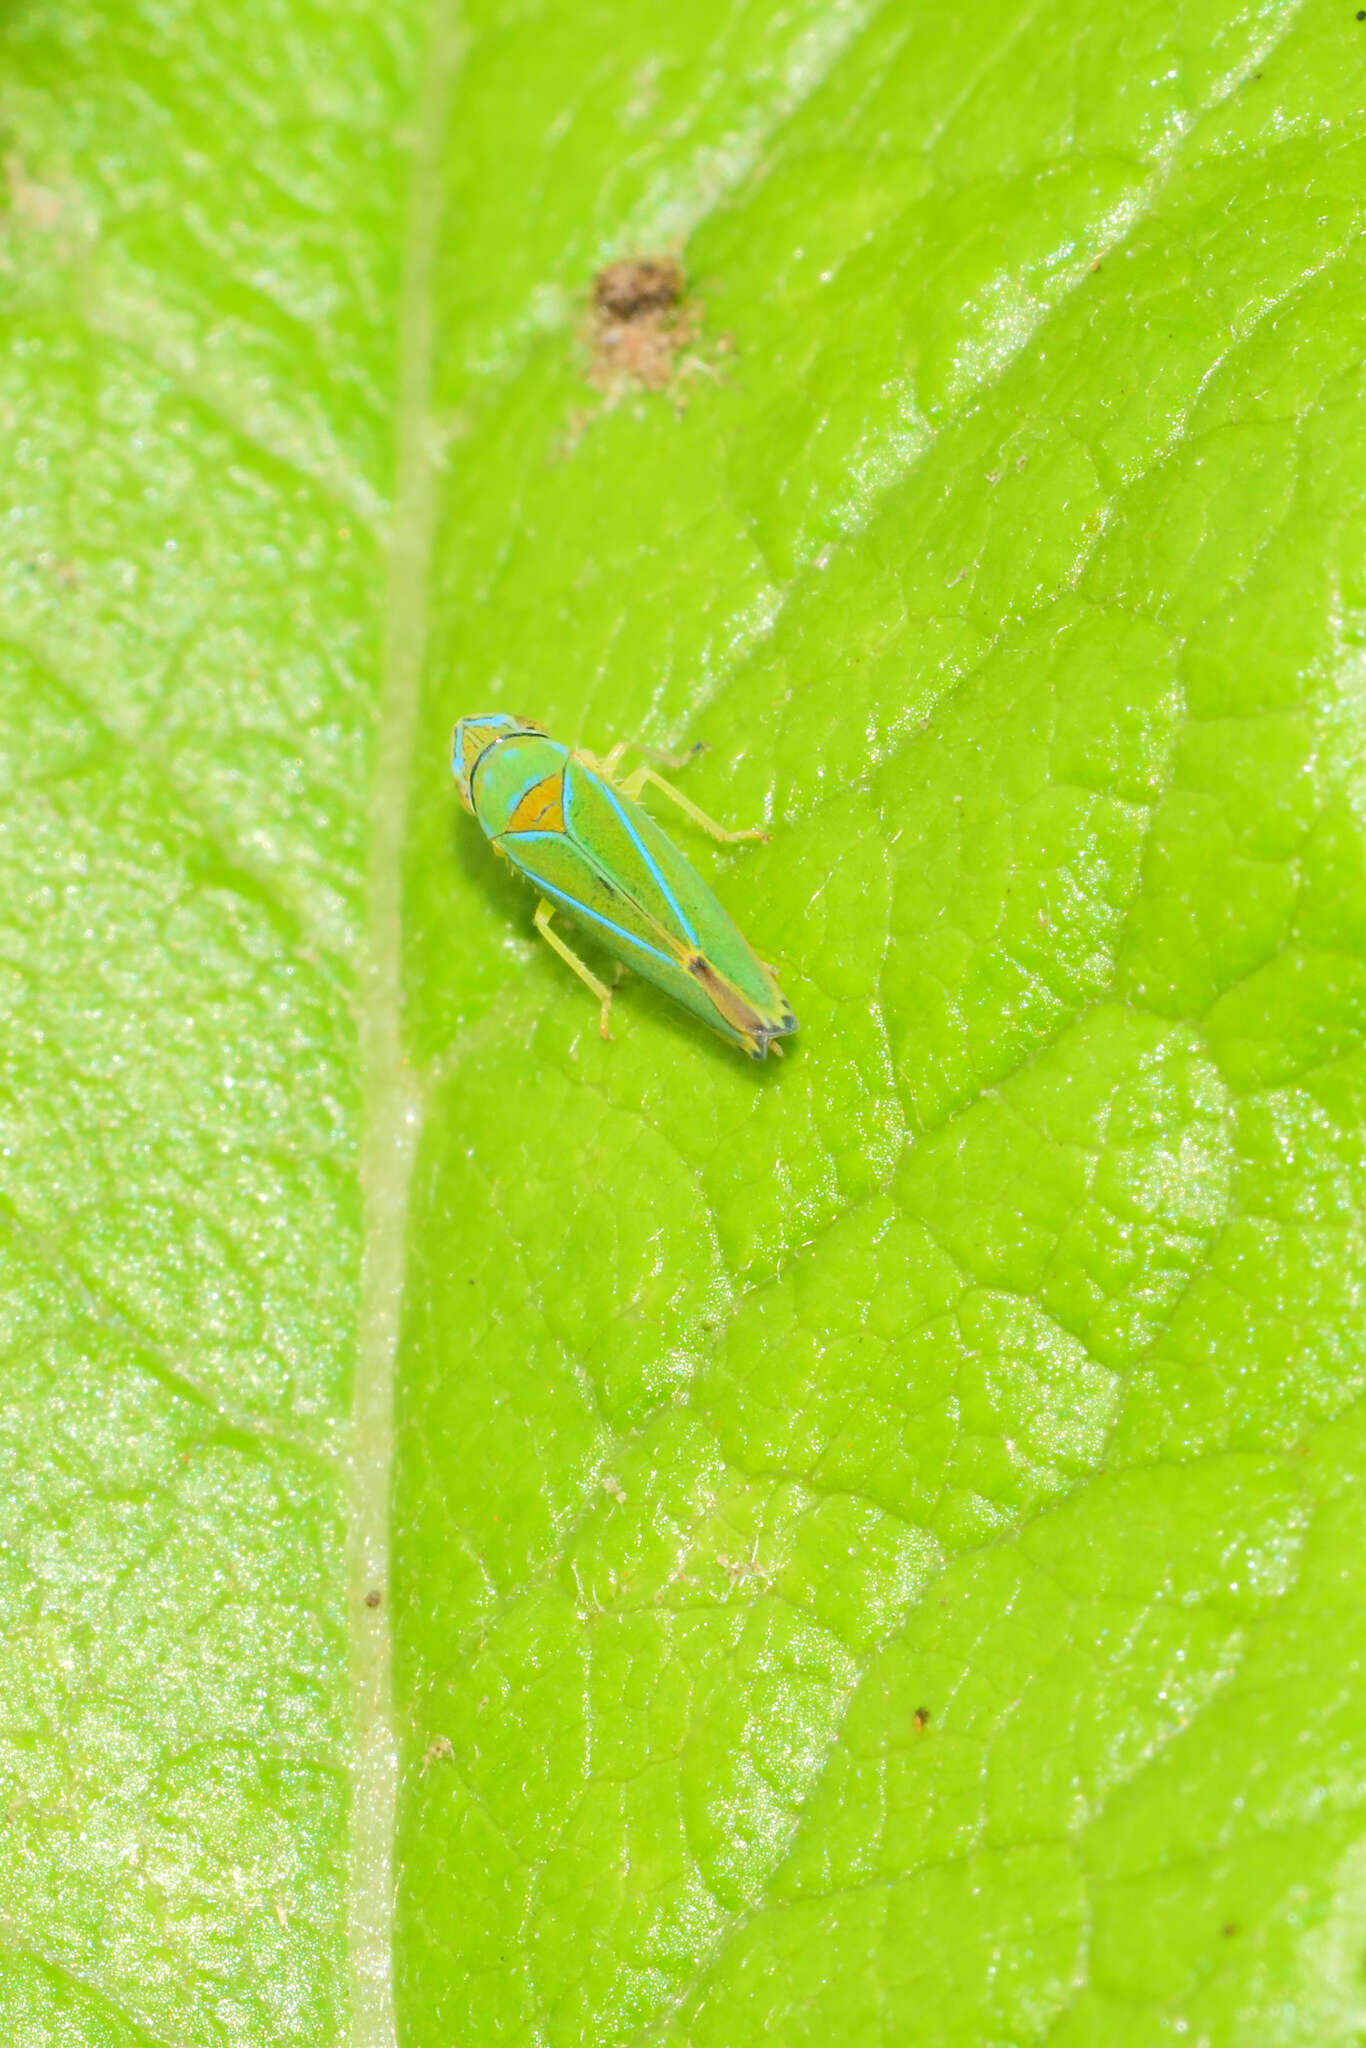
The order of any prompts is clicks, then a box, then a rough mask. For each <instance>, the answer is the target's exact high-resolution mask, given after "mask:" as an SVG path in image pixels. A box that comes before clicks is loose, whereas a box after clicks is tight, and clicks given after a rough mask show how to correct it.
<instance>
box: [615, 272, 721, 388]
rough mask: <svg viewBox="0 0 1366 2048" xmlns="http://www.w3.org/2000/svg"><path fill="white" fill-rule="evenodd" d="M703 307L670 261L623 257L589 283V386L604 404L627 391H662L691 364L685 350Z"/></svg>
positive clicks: (695, 334) (693, 338)
mask: <svg viewBox="0 0 1366 2048" xmlns="http://www.w3.org/2000/svg"><path fill="white" fill-rule="evenodd" d="M701 326H702V307H701V305H700V303H699V302H698V301H697V300H696V299H693V298H689V297H688V295H687V279H686V278H685V276H684V274H683V266H682V264H681V263H679V261H678V259H677V257H675V256H626V257H623V258H622V259H621V260H620V261H619V262H617V263H609V264H607V265H606V266H605V267H604V268H603V269H602V270H600V271H599V272H598V274H597V276H596V277H595V278H594V279H593V292H592V303H591V307H590V312H589V321H588V328H587V334H586V339H587V342H588V350H589V362H588V381H589V383H590V384H592V385H593V386H594V387H595V389H597V390H598V391H601V392H603V393H604V394H605V395H606V396H607V397H608V398H609V399H614V398H619V397H622V396H624V395H625V394H626V393H628V392H631V391H667V390H669V389H670V387H671V386H676V385H677V383H678V381H679V379H680V377H681V375H682V374H683V373H684V371H685V370H687V369H689V368H690V367H694V366H695V367H699V368H700V367H702V366H701V364H700V363H697V364H696V365H694V364H693V362H692V361H691V360H690V359H689V357H688V354H687V352H688V350H689V349H690V348H691V347H692V345H693V343H694V342H695V341H696V340H697V337H698V334H699V332H700V331H701Z"/></svg>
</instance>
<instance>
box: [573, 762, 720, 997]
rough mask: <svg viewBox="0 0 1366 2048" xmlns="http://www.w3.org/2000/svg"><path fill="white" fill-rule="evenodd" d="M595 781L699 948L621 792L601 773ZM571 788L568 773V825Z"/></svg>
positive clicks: (690, 941)
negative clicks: (625, 806) (630, 814)
mask: <svg viewBox="0 0 1366 2048" xmlns="http://www.w3.org/2000/svg"><path fill="white" fill-rule="evenodd" d="M574 766H575V767H576V768H577V769H578V771H579V773H580V774H582V775H589V774H590V771H589V770H588V769H586V768H584V766H583V764H582V762H577V761H576V762H575V763H574ZM591 780H592V782H593V784H594V787H595V788H597V789H600V790H601V791H602V793H603V795H604V796H605V797H606V799H607V801H608V803H609V804H610V805H611V806H612V809H613V810H614V811H615V812H616V814H617V816H618V817H619V818H620V820H621V822H622V824H623V826H624V827H625V828H626V833H627V836H628V838H629V839H630V841H631V844H632V846H634V848H635V850H636V852H637V853H638V854H639V855H640V857H641V859H642V860H643V861H644V863H645V865H646V867H647V868H648V870H649V872H650V874H651V875H652V876H653V878H654V882H655V886H656V887H657V889H658V890H659V893H660V895H661V896H662V897H663V898H664V901H665V902H666V903H667V904H668V906H669V908H670V910H671V911H672V912H673V914H674V916H675V917H676V918H677V919H678V928H679V930H680V931H681V932H682V933H683V935H684V937H685V938H686V939H687V941H688V944H689V945H690V946H693V947H696V945H697V933H696V932H695V931H694V930H693V928H692V926H691V925H690V924H689V923H688V920H687V918H686V917H684V915H683V912H682V910H681V909H680V908H679V903H678V898H677V897H676V896H675V895H674V892H673V890H672V889H671V888H670V887H669V885H668V883H667V882H666V881H665V879H664V877H663V875H662V874H661V873H660V871H659V863H658V862H657V861H656V859H655V857H654V855H653V854H652V853H651V851H650V849H649V847H648V846H647V845H646V844H645V841H644V840H643V839H642V838H641V836H640V834H639V832H637V830H636V828H635V826H634V825H633V824H632V823H631V820H630V818H629V817H628V816H627V814H626V812H625V810H624V809H623V808H622V805H621V801H620V799H619V798H618V796H617V793H616V791H615V790H614V789H613V787H612V785H611V783H610V782H608V781H606V780H605V779H604V778H603V777H602V776H600V775H592V776H591ZM571 790H572V781H571V778H570V777H569V776H568V775H566V776H565V779H564V822H565V826H566V828H568V827H569V811H570V797H571ZM647 950H648V949H647ZM660 957H661V959H662V958H663V957H664V956H663V955H662V954H661V955H660Z"/></svg>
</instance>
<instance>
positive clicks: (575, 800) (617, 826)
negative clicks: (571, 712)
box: [565, 758, 787, 1028]
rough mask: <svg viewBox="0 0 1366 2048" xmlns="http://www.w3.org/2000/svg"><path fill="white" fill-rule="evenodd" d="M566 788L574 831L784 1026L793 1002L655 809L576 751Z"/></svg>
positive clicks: (656, 916)
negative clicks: (627, 792) (648, 808)
mask: <svg viewBox="0 0 1366 2048" xmlns="http://www.w3.org/2000/svg"><path fill="white" fill-rule="evenodd" d="M565 792H566V796H565V825H566V829H567V830H568V831H569V832H570V833H571V834H572V835H573V836H574V838H575V839H576V840H578V842H579V843H580V844H581V845H584V846H585V847H587V848H588V849H589V850H590V851H591V853H592V854H593V856H594V858H595V859H598V860H600V861H601V862H602V864H603V865H604V866H606V868H607V871H608V873H609V874H610V875H611V876H612V877H613V879H614V880H616V881H617V882H618V883H619V884H622V885H623V886H625V887H628V888H629V890H630V893H631V895H632V897H633V898H634V900H635V902H636V903H637V904H638V905H639V907H640V909H641V910H642V912H644V914H645V915H646V916H647V917H648V918H650V919H651V920H652V921H653V922H654V923H655V924H657V925H658V926H659V927H661V929H662V930H664V931H666V932H668V933H669V934H670V935H671V936H672V938H673V939H674V941H675V943H676V944H677V946H678V947H679V948H680V949H681V950H682V951H683V952H684V953H685V955H686V957H689V958H691V959H693V960H699V959H700V960H702V961H705V962H706V964H707V967H708V969H709V970H710V973H711V975H712V977H713V978H715V977H721V978H722V979H724V982H725V983H726V984H727V985H728V986H729V987H730V988H732V989H733V990H734V991H735V993H736V995H737V996H738V997H739V998H740V999H741V1007H742V1008H748V1009H749V1010H751V1011H753V1012H754V1013H755V1014H756V1016H757V1017H758V1018H759V1019H760V1020H763V1021H765V1022H771V1024H772V1025H773V1026H774V1027H775V1028H776V1027H778V1025H779V1023H780V1020H781V1018H782V1017H783V1015H784V1014H785V1012H786V1008H787V1006H786V1004H785V1003H784V1002H783V999H782V996H781V995H780V994H779V991H778V989H777V986H776V984H775V983H774V981H773V978H772V976H771V975H770V974H769V973H768V971H767V969H766V968H764V967H763V966H762V965H761V963H760V962H759V961H758V960H757V959H756V958H755V955H754V953H753V951H752V949H751V948H750V946H749V944H748V942H747V940H746V939H745V938H744V936H743V934H742V933H741V932H740V931H739V930H738V928H737V927H736V925H735V924H734V923H733V922H732V920H731V918H730V917H729V916H728V915H727V914H726V912H725V911H724V910H723V909H722V907H721V905H720V904H719V903H718V902H717V900H716V897H715V896H714V895H713V894H712V892H711V890H710V889H709V888H708V886H707V884H706V883H705V882H704V881H703V879H702V877H701V876H700V875H699V874H698V873H697V870H696V869H695V868H694V867H692V866H691V864H690V863H689V862H688V861H687V860H685V859H684V857H683V855H682V854H681V853H680V852H679V850H678V848H677V847H676V846H675V845H674V843H673V841H672V840H671V839H670V838H669V836H668V834H667V833H666V832H665V831H664V830H663V829H662V828H661V827H660V826H659V825H657V824H656V823H655V821H654V819H653V818H652V817H651V816H650V814H649V812H648V811H645V810H643V809H642V808H641V806H640V805H639V804H637V803H633V802H632V800H631V799H630V797H625V796H623V795H622V794H621V792H620V791H619V790H616V789H613V788H612V787H611V785H610V784H609V783H606V782H604V781H603V779H602V777H601V776H598V775H595V774H593V772H592V770H591V769H588V768H586V767H585V766H584V764H583V763H582V761H579V760H577V759H573V758H571V760H570V763H569V766H568V768H567V769H566V770H565ZM724 1006H725V1005H724V1003H723V1007H724Z"/></svg>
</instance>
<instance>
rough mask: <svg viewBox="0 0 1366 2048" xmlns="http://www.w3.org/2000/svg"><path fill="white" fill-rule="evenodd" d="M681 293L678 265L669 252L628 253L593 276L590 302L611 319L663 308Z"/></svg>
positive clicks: (632, 317)
mask: <svg viewBox="0 0 1366 2048" xmlns="http://www.w3.org/2000/svg"><path fill="white" fill-rule="evenodd" d="M682 296H683V269H682V265H681V264H680V263H679V262H678V261H677V259H676V258H675V257H673V256H663V257H656V256H641V257H636V256H628V257H626V258H625V260H624V261H623V262H621V263H609V264H608V265H607V267H606V269H605V270H600V271H599V272H598V274H597V276H596V277H595V278H594V279H593V304H594V306H595V307H596V309H597V310H598V312H599V313H605V314H606V315H607V316H608V318H609V319H612V320H639V319H642V318H643V317H644V315H645V314H647V313H660V312H664V311H665V310H666V309H667V308H668V307H670V306H676V305H677V304H678V302H679V300H680V299H681V298H682Z"/></svg>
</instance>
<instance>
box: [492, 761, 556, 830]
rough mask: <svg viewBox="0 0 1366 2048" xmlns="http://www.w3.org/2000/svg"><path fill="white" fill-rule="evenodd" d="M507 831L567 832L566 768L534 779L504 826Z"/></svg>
mask: <svg viewBox="0 0 1366 2048" xmlns="http://www.w3.org/2000/svg"><path fill="white" fill-rule="evenodd" d="M503 830H504V831H505V832H563V830H564V770H563V769H562V768H559V769H557V770H556V771H555V773H554V774H553V775H547V776H545V777H544V778H543V779H542V780H541V781H540V782H533V783H532V785H531V787H530V789H529V790H528V791H527V793H526V795H525V796H524V797H523V798H522V799H521V801H520V802H519V803H518V805H517V808H516V810H515V811H514V812H513V814H512V816H511V817H510V818H509V819H508V821H507V824H506V825H505V826H504V827H503Z"/></svg>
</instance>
